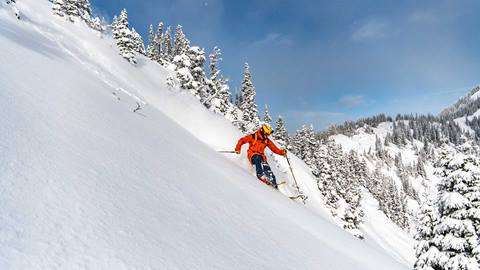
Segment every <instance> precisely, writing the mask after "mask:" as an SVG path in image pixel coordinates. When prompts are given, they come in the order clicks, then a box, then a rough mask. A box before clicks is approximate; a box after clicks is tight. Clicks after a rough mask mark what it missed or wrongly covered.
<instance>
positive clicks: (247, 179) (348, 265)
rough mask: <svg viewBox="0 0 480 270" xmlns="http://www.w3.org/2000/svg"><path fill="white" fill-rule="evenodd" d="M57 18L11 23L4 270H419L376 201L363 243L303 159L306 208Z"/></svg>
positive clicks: (37, 4)
mask: <svg viewBox="0 0 480 270" xmlns="http://www.w3.org/2000/svg"><path fill="white" fill-rule="evenodd" d="M50 5H51V3H50V2H48V1H47V0H23V1H21V2H19V3H18V5H17V7H18V9H19V10H20V12H21V14H22V20H17V19H16V18H15V16H14V15H13V14H12V12H11V10H10V9H9V8H8V7H7V6H2V7H1V8H0V44H1V48H2V49H1V50H0V59H1V64H0V74H2V75H1V77H0V110H1V113H2V118H1V119H2V120H1V125H0V149H1V153H2V154H1V155H0V197H1V199H0V269H408V268H409V267H410V264H411V262H412V258H411V257H412V255H411V242H410V241H411V240H409V238H408V237H407V236H406V234H405V233H404V232H402V231H401V230H400V229H398V228H397V227H395V226H394V225H393V224H392V223H391V222H390V221H389V220H387V219H386V218H385V217H384V216H383V215H382V214H381V213H380V212H379V211H377V209H376V208H377V207H378V206H376V205H375V201H374V200H368V204H369V205H371V207H369V208H367V209H368V211H367V213H366V214H367V219H366V223H365V225H364V229H365V232H366V235H365V238H366V239H365V240H359V239H357V238H355V237H353V236H352V235H350V234H348V233H347V232H345V231H344V230H343V229H341V228H339V227H338V226H337V225H336V224H335V221H334V220H333V219H331V218H330V217H329V215H328V214H327V211H326V210H325V209H324V208H323V205H322V201H321V199H320V197H319V195H318V194H317V193H316V192H318V190H317V188H316V182H315V180H313V179H312V177H311V174H310V172H309V171H308V168H306V166H305V164H303V163H302V162H300V161H299V160H298V159H296V158H295V157H293V156H292V159H293V161H294V170H295V172H296V173H297V177H298V179H299V181H300V183H299V184H300V188H301V189H302V190H303V191H304V192H305V194H307V195H309V197H310V198H309V200H308V201H307V205H306V206H304V205H303V204H302V203H301V202H295V201H292V200H290V199H288V198H287V197H286V196H284V195H283V194H281V193H279V192H277V191H275V190H273V189H271V188H269V187H267V186H265V185H263V184H262V183H260V182H259V181H257V180H256V178H255V177H254V176H253V170H252V169H251V168H250V165H249V164H248V163H247V161H246V158H245V156H244V155H242V156H240V157H237V156H226V155H222V154H219V153H217V152H216V150H217V149H231V148H232V147H233V145H234V144H235V142H236V139H238V137H239V136H240V135H241V134H240V132H238V131H237V130H236V128H234V127H233V126H232V125H231V124H230V122H228V121H227V120H226V119H224V118H223V117H221V116H219V115H215V114H213V113H212V112H210V111H207V110H206V109H205V108H204V107H203V106H202V105H200V104H199V102H198V100H197V99H196V98H194V97H193V96H191V95H190V94H188V93H186V92H185V91H181V90H179V89H176V88H171V89H169V88H168V87H167V86H166V84H165V81H166V78H167V75H168V73H169V72H170V71H169V70H166V69H164V68H163V67H161V66H160V65H158V64H156V63H153V62H151V61H150V60H148V59H146V58H142V57H138V64H137V65H132V64H130V63H128V62H127V61H125V60H124V59H123V58H121V57H120V56H119V55H118V51H117V48H116V46H115V45H114V43H113V40H112V39H111V38H110V37H108V36H102V35H100V34H99V33H98V32H96V31H94V30H92V29H90V28H88V27H86V26H85V25H83V23H82V22H80V21H77V22H76V23H70V22H68V21H66V20H65V19H63V18H60V17H55V16H53V15H52V12H51V6H50ZM137 104H139V105H140V106H141V108H142V109H141V110H139V111H137V112H136V113H134V112H133V110H134V109H135V108H136V107H137V106H138V105H137ZM244 152H245V151H244ZM276 159H277V160H278V162H273V163H274V164H276V165H277V166H274V170H275V172H276V174H277V175H278V177H279V178H281V179H284V180H287V181H288V182H289V183H291V180H292V179H291V178H290V176H289V174H288V171H287V170H286V164H285V160H282V159H281V158H276ZM272 161H273V159H272ZM283 192H285V193H288V192H289V190H288V188H287V190H283Z"/></svg>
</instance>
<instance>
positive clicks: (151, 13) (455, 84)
mask: <svg viewBox="0 0 480 270" xmlns="http://www.w3.org/2000/svg"><path fill="white" fill-rule="evenodd" d="M91 2H92V4H93V5H94V7H95V8H96V11H97V12H99V13H101V14H103V15H104V16H105V17H107V18H111V17H113V15H114V14H118V13H119V12H120V10H121V9H122V8H124V7H125V8H127V10H128V13H129V19H130V24H131V26H133V27H135V29H136V30H137V31H138V32H140V33H142V34H143V35H144V36H145V34H146V30H147V27H148V25H149V24H154V25H156V24H158V22H159V21H163V22H164V23H165V24H166V25H172V27H174V26H175V25H176V24H181V25H182V26H183V29H184V31H185V33H186V35H187V37H188V38H189V39H190V41H191V44H192V45H198V46H201V47H204V48H205V49H206V51H207V52H209V51H210V50H211V48H213V46H215V45H217V46H219V47H220V48H221V49H222V51H223V62H222V66H221V69H222V70H223V74H224V76H226V77H228V78H230V81H231V88H232V91H235V88H236V87H238V86H239V84H240V82H241V78H242V68H243V64H244V63H245V62H248V63H249V64H250V67H251V71H252V76H253V82H254V84H255V86H256V88H257V103H258V104H259V109H260V110H261V111H263V106H264V104H265V103H267V104H268V105H269V109H270V112H271V114H272V116H274V118H276V116H277V115H279V114H280V115H282V116H283V117H284V118H285V119H286V122H287V127H288V128H289V131H290V132H293V131H294V129H296V128H298V127H299V126H300V125H301V124H304V123H313V124H314V127H315V128H316V129H322V128H325V127H326V126H328V125H331V124H334V123H340V122H343V121H345V120H353V119H358V118H361V117H367V116H371V115H373V114H378V113H387V114H391V115H395V114H397V113H410V112H413V113H438V112H439V111H440V110H442V109H443V108H445V107H446V106H448V105H449V104H451V103H453V102H454V101H455V100H456V99H457V98H458V97H459V96H462V95H464V94H466V92H467V91H468V90H469V89H470V88H471V87H473V86H474V85H476V84H479V83H480V72H479V71H480V16H478V14H476V12H477V11H478V10H480V1H473V0H472V1H442V0H438V1H370V0H362V1H358V0H357V1H355V0H352V1H342V0H338V1H313V0H312V1H310V0H308V1H307V0H297V1H284V0H243V1H225V0H204V1H195V0H91Z"/></svg>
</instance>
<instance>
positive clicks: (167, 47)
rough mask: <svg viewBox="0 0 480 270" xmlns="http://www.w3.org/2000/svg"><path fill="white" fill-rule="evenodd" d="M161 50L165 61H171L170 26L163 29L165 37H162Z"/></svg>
mask: <svg viewBox="0 0 480 270" xmlns="http://www.w3.org/2000/svg"><path fill="white" fill-rule="evenodd" d="M162 51H163V54H164V58H165V60H166V61H167V62H172V61H173V49H172V30H171V29H170V26H168V27H167V30H165V37H164V38H163V43H162Z"/></svg>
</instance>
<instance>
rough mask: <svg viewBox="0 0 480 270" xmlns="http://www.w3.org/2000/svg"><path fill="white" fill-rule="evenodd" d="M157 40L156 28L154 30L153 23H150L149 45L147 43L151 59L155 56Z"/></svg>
mask: <svg viewBox="0 0 480 270" xmlns="http://www.w3.org/2000/svg"><path fill="white" fill-rule="evenodd" d="M156 41H157V39H156V36H155V30H153V25H151V24H150V26H149V27H148V45H147V56H148V58H150V59H152V60H153V59H154V58H155V47H156V44H155V42H156Z"/></svg>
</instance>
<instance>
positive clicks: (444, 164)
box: [428, 151, 480, 270]
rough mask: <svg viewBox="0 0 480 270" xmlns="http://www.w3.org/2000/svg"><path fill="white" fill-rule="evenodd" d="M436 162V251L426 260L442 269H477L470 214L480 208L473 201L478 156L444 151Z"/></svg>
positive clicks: (476, 246) (476, 241)
mask: <svg viewBox="0 0 480 270" xmlns="http://www.w3.org/2000/svg"><path fill="white" fill-rule="evenodd" d="M438 164H439V165H440V166H441V167H440V170H439V171H437V175H438V176H439V177H440V178H441V181H440V183H439V184H438V190H439V196H438V202H437V205H438V208H439V214H440V221H439V224H438V226H437V227H436V230H435V237H434V240H433V241H434V244H435V246H436V247H437V248H438V250H439V252H438V254H436V255H437V256H436V257H433V258H431V257H428V259H429V260H431V261H432V263H433V264H435V265H437V266H439V268H438V269H442V270H443V269H466V270H472V269H475V270H478V269H479V267H478V263H479V259H480V257H479V251H480V247H479V238H478V235H477V232H476V230H475V219H474V218H473V216H472V213H474V214H473V215H477V214H478V210H479V209H478V208H477V206H476V205H475V204H473V203H472V200H477V199H478V195H479V194H478V192H477V189H478V187H476V186H475V185H477V184H478V179H479V177H480V169H479V166H480V163H479V162H478V157H476V156H474V155H471V154H470V155H466V154H463V153H451V152H450V153H449V152H446V151H443V152H442V154H441V156H440V161H439V162H438Z"/></svg>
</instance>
